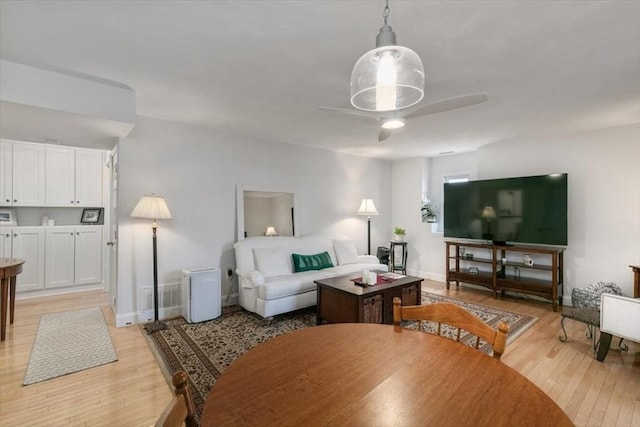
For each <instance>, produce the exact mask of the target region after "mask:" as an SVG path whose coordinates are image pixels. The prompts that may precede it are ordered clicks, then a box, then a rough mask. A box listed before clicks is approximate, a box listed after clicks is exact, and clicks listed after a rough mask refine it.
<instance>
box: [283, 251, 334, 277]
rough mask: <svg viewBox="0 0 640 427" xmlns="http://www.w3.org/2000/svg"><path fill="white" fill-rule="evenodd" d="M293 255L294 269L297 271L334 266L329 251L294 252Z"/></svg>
mask: <svg viewBox="0 0 640 427" xmlns="http://www.w3.org/2000/svg"><path fill="white" fill-rule="evenodd" d="M291 256H293V271H295V272H296V273H299V272H301V271H309V270H322V269H323V268H329V267H333V263H332V262H331V257H330V256H329V252H322V253H320V254H315V255H300V254H292V255H291Z"/></svg>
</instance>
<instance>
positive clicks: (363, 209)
mask: <svg viewBox="0 0 640 427" xmlns="http://www.w3.org/2000/svg"><path fill="white" fill-rule="evenodd" d="M358 215H366V216H367V255H371V215H379V214H378V210H377V209H376V205H374V204H373V200H372V199H362V203H360V209H358Z"/></svg>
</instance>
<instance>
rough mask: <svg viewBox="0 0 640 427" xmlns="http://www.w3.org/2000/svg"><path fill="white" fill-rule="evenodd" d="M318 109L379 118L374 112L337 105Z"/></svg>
mask: <svg viewBox="0 0 640 427" xmlns="http://www.w3.org/2000/svg"><path fill="white" fill-rule="evenodd" d="M318 109H319V110H322V111H328V112H330V113H338V114H350V115H352V116H360V117H367V118H369V119H375V120H378V116H376V115H375V114H372V113H368V112H366V111H360V110H354V109H349V108H336V107H318Z"/></svg>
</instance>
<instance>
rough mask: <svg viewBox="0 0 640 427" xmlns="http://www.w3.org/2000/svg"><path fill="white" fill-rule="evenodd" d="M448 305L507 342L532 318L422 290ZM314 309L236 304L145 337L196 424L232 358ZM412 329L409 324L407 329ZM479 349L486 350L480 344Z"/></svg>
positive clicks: (311, 322)
mask: <svg viewBox="0 0 640 427" xmlns="http://www.w3.org/2000/svg"><path fill="white" fill-rule="evenodd" d="M434 302H450V303H454V304H458V305H461V306H463V307H464V308H466V309H467V310H469V311H471V312H472V313H474V314H475V315H477V316H478V317H480V318H481V319H483V320H484V321H485V322H486V323H488V324H489V325H491V326H493V327H496V326H497V324H498V323H499V322H501V321H503V322H506V323H507V324H508V325H509V328H510V330H509V337H508V339H507V343H509V342H511V341H513V340H514V339H515V338H516V337H517V336H519V335H520V334H522V333H523V332H524V331H525V330H526V329H527V328H529V327H530V326H531V325H533V324H534V323H535V322H536V321H537V320H538V319H537V318H534V317H529V316H524V315H522V314H517V313H512V312H508V311H504V310H499V309H496V308H493V307H487V306H484V305H480V304H474V303H470V302H466V301H462V300H458V299H455V298H449V297H445V296H440V295H436V294H432V293H429V292H422V303H423V304H431V303H434ZM315 310H316V308H315V307H310V308H308V309H304V310H299V311H296V312H293V313H288V314H282V315H279V316H275V317H274V319H273V320H272V321H267V320H265V319H263V318H262V317H260V316H258V315H256V314H253V313H249V312H247V311H246V310H244V309H242V308H241V307H239V306H232V307H224V308H223V310H222V316H220V317H219V318H217V319H214V320H210V321H208V322H202V323H194V324H189V323H186V321H185V320H184V319H182V318H179V319H174V320H169V321H166V322H165V323H166V324H167V325H168V326H169V328H168V329H165V330H162V331H159V332H156V333H154V334H152V335H150V336H147V335H146V333H145V336H147V337H148V339H149V341H150V342H151V343H152V345H151V347H152V350H154V352H155V354H156V357H157V358H158V360H159V362H160V365H161V366H162V368H163V371H164V373H165V376H166V377H167V381H168V382H169V384H171V376H172V375H173V374H174V373H175V372H176V371H178V370H180V369H181V370H184V371H185V372H186V373H187V374H189V379H190V387H191V390H192V392H193V393H192V394H193V398H194V403H195V406H196V418H197V420H198V422H199V420H200V414H201V413H202V409H203V407H204V402H205V399H206V398H207V394H208V393H209V389H210V388H211V386H212V385H213V383H215V381H216V378H218V377H219V376H220V375H221V373H222V372H223V371H224V370H225V368H226V367H227V366H229V365H230V364H231V363H232V362H233V361H234V360H235V359H236V358H237V357H238V356H240V355H242V354H243V353H245V352H247V351H248V350H250V349H251V348H253V347H254V346H256V345H258V344H260V343H262V342H265V341H267V340H268V339H270V338H273V337H275V336H278V335H280V334H283V333H286V332H290V331H294V330H296V329H301V328H306V327H310V326H315V325H316V312H315ZM407 326H408V327H412V325H409V324H408V325H407ZM423 329H427V330H430V331H435V330H436V325H435V324H433V323H430V322H426V323H423ZM442 333H443V335H448V336H455V334H456V332H455V329H454V328H448V327H445V326H443V331H442ZM460 340H461V341H462V342H464V343H468V345H475V336H473V335H470V334H466V333H464V332H463V333H462V335H461V337H460ZM480 347H481V349H482V350H483V351H486V352H488V353H490V352H491V346H489V345H487V344H486V343H484V342H482V341H481V342H480Z"/></svg>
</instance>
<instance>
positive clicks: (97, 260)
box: [75, 226, 103, 285]
mask: <svg viewBox="0 0 640 427" xmlns="http://www.w3.org/2000/svg"><path fill="white" fill-rule="evenodd" d="M75 249H76V254H75V284H76V285H86V284H89V283H100V282H102V249H103V245H102V227H99V226H80V227H76V242H75Z"/></svg>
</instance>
